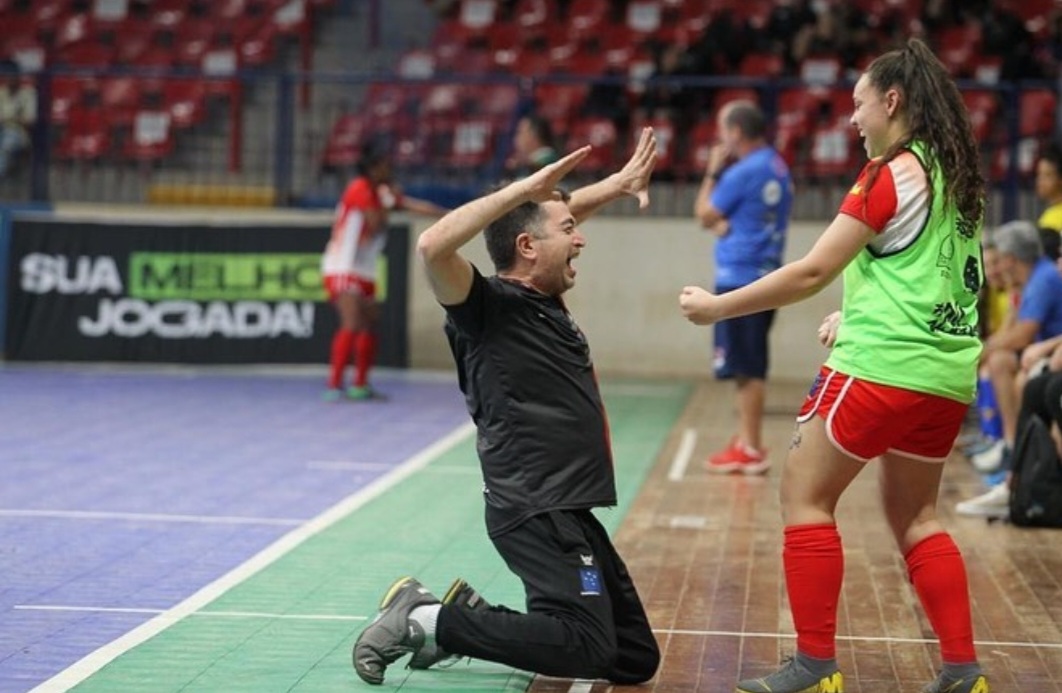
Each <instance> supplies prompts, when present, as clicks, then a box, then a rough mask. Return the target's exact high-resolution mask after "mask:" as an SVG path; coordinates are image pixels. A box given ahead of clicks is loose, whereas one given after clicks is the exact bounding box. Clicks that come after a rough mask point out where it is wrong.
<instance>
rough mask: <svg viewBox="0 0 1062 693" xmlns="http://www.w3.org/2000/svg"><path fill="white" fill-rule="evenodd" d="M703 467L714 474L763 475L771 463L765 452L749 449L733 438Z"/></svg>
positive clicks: (739, 440)
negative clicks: (739, 473)
mask: <svg viewBox="0 0 1062 693" xmlns="http://www.w3.org/2000/svg"><path fill="white" fill-rule="evenodd" d="M705 467H706V468H707V469H708V471H710V472H714V473H716V474H729V473H730V472H741V473H742V474H763V473H764V472H766V471H767V470H768V469H770V468H771V462H770V460H768V459H767V453H766V451H764V450H757V449H756V448H752V447H749V446H748V445H745V443H743V442H741V439H740V438H738V437H737V436H735V437H734V438H732V439H731V440H730V444H729V445H727V446H726V448H725V449H723V450H720V451H719V452H717V453H715V454H714V455H712V456H711V457H709V458H708V461H707V462H706V463H705Z"/></svg>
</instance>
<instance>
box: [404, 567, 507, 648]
mask: <svg viewBox="0 0 1062 693" xmlns="http://www.w3.org/2000/svg"><path fill="white" fill-rule="evenodd" d="M442 603H443V604H449V605H451V606H457V607H462V608H465V609H472V610H473V611H483V610H485V609H489V608H490V604H488V603H487V600H486V599H484V598H483V597H482V596H480V594H479V592H477V591H476V590H475V589H473V588H472V585H470V584H468V583H467V582H465V581H464V580H462V579H461V578H457V579H456V580H454V581H453V583H452V584H451V585H450V589H448V590H446V594H445V595H444V596H443V598H442ZM447 659H451V660H453V661H454V662H456V661H458V660H460V659H461V657H460V656H458V655H451V654H450V653H448V652H446V651H445V650H443V648H441V647H439V645H438V644H436V642H435V638H427V641H426V642H425V643H424V644H423V645H422V646H421V648H420V649H418V650H417V651H416V652H414V653H413V657H412V659H410V660H409V665H408V666H409V668H410V669H427V668H428V667H431V666H434V665H436V664H438V663H440V662H442V661H444V660H447Z"/></svg>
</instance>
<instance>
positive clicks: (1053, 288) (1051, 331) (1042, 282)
mask: <svg viewBox="0 0 1062 693" xmlns="http://www.w3.org/2000/svg"><path fill="white" fill-rule="evenodd" d="M1018 320H1019V321H1021V320H1034V321H1036V322H1038V323H1040V331H1039V332H1038V333H1037V334H1036V340H1035V341H1037V342H1042V341H1043V340H1045V339H1050V338H1051V337H1056V336H1058V335H1060V334H1062V275H1059V274H1058V268H1056V267H1055V263H1053V262H1051V261H1050V260H1048V259H1047V258H1043V257H1042V258H1040V260H1039V261H1038V262H1037V263H1036V265H1034V266H1033V271H1032V274H1030V275H1029V281H1028V282H1026V283H1025V288H1023V289H1022V291H1021V303H1020V304H1019V305H1018Z"/></svg>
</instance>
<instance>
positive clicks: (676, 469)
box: [667, 428, 697, 481]
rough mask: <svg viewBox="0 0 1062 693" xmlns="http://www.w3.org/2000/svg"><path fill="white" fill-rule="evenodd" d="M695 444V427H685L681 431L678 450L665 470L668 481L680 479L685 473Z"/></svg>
mask: <svg viewBox="0 0 1062 693" xmlns="http://www.w3.org/2000/svg"><path fill="white" fill-rule="evenodd" d="M696 444H697V429H695V428H687V429H686V430H685V431H683V432H682V440H681V441H679V446H678V450H676V451H675V456H674V457H672V458H671V467H670V469H668V470H667V480H668V481H682V477H683V476H685V475H686V467H688V466H689V464H690V457H692V456H693V446H694V445H696Z"/></svg>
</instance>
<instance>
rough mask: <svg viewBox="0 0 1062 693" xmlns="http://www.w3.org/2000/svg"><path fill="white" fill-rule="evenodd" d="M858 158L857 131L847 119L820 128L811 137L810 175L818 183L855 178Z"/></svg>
mask: <svg viewBox="0 0 1062 693" xmlns="http://www.w3.org/2000/svg"><path fill="white" fill-rule="evenodd" d="M858 154H859V150H858V142H857V135H856V130H855V128H853V127H852V126H851V125H849V124H848V121H847V119H844V118H838V119H836V120H834V121H833V122H827V123H823V124H820V125H818V126H816V127H815V129H814V130H812V133H811V144H810V149H809V151H808V170H807V172H808V175H810V176H811V177H812V178H817V179H834V178H841V179H845V178H850V177H854V176H855V174H856V173H857V171H856V170H855V169H856V168H857V167H858V158H857V157H858Z"/></svg>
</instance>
